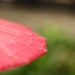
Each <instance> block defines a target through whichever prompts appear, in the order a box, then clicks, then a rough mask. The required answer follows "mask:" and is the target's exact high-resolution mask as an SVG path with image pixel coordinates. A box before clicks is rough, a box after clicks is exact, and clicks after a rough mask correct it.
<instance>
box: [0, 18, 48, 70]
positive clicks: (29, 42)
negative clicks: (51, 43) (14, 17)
mask: <svg viewBox="0 0 75 75" xmlns="http://www.w3.org/2000/svg"><path fill="white" fill-rule="evenodd" d="M46 52H47V50H46V39H45V38H43V37H41V36H40V35H38V34H36V33H34V32H32V30H31V29H30V28H28V27H27V26H23V25H20V24H16V23H13V22H9V21H6V20H2V19H1V20H0V71H3V70H7V69H11V68H14V67H18V66H21V65H26V64H28V63H30V62H31V61H33V60H35V59H36V58H38V57H40V56H42V55H43V54H45V53H46Z"/></svg>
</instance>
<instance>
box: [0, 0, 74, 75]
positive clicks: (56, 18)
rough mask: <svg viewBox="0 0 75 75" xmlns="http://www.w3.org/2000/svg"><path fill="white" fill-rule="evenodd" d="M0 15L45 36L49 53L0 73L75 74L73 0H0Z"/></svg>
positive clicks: (13, 74)
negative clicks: (24, 64)
mask: <svg viewBox="0 0 75 75" xmlns="http://www.w3.org/2000/svg"><path fill="white" fill-rule="evenodd" d="M0 18H2V19H6V20H9V21H13V22H16V23H20V24H23V25H26V26H29V27H31V28H32V29H33V31H35V32H37V33H38V34H40V35H42V36H44V37H45V38H48V41H47V49H48V53H47V54H46V55H44V56H42V57H41V58H39V59H37V60H35V61H33V62H32V63H31V64H28V65H26V66H21V67H18V68H15V69H12V70H8V71H5V72H1V73H0V75H75V0H0Z"/></svg>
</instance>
